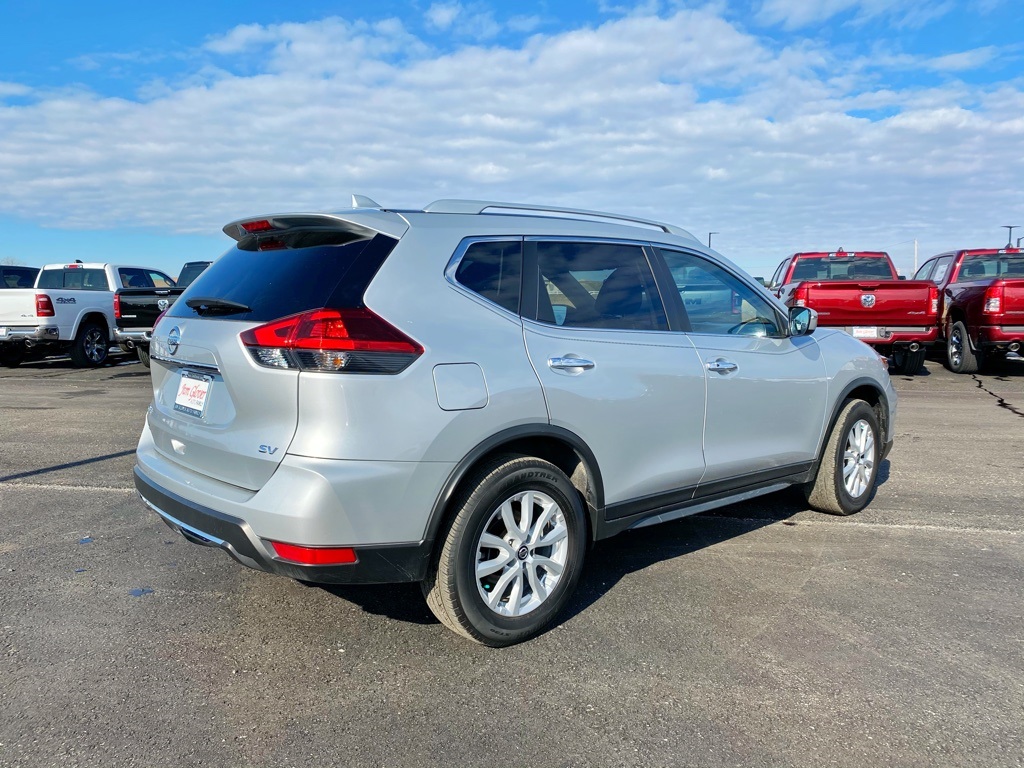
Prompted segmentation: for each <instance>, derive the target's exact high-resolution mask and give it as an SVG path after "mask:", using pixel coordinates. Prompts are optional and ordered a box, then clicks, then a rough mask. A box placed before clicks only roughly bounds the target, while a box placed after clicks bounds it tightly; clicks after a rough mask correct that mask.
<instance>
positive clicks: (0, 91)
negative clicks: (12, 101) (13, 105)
mask: <svg viewBox="0 0 1024 768" xmlns="http://www.w3.org/2000/svg"><path fill="white" fill-rule="evenodd" d="M31 92H32V89H31V88H29V87H28V86H27V85H22V84H21V83H10V82H5V81H3V80H0V99H3V98H6V97H8V96H27V95H28V94H30V93H31Z"/></svg>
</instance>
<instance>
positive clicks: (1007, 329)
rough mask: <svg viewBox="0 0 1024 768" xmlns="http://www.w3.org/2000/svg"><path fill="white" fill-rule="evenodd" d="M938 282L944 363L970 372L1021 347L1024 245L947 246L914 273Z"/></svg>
mask: <svg viewBox="0 0 1024 768" xmlns="http://www.w3.org/2000/svg"><path fill="white" fill-rule="evenodd" d="M914 277H915V279H919V280H931V281H932V282H934V283H935V284H936V285H937V286H938V290H939V292H940V294H941V299H942V309H941V314H940V320H939V330H940V333H941V337H942V338H943V339H945V341H946V365H947V366H948V367H949V369H950V370H951V371H953V372H955V373H974V372H975V371H977V370H978V368H980V367H981V366H982V365H983V364H984V363H985V362H995V361H997V360H999V359H1001V358H1004V357H1006V353H1007V352H1017V351H1019V350H1020V348H1021V347H1022V346H1024V249H1020V248H978V249H974V250H963V251H948V252H946V253H940V254H939V255H938V256H933V257H932V258H930V259H928V261H926V262H925V263H924V264H923V265H922V266H921V268H920V269H919V270H917V274H916V275H914Z"/></svg>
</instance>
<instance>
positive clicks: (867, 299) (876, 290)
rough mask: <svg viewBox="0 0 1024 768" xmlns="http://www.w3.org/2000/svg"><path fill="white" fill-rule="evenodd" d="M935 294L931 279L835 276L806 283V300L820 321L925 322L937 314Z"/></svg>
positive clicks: (844, 323)
mask: <svg viewBox="0 0 1024 768" xmlns="http://www.w3.org/2000/svg"><path fill="white" fill-rule="evenodd" d="M935 296H936V289H935V286H934V284H933V283H932V282H930V281H928V280H882V281H877V282H861V281H846V280H832V281H827V282H824V281H823V282H813V283H807V298H806V304H807V306H808V307H811V308H812V309H814V310H816V311H817V313H818V317H819V318H820V322H821V325H830V326H849V325H883V326H925V325H933V324H935V322H936V319H937V317H938V312H937V310H936V309H934V308H933V298H935Z"/></svg>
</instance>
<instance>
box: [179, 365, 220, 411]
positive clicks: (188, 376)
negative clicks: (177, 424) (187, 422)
mask: <svg viewBox="0 0 1024 768" xmlns="http://www.w3.org/2000/svg"><path fill="white" fill-rule="evenodd" d="M211 381H213V378H212V377H211V376H203V375H202V374H199V373H192V372H191V371H182V372H181V378H180V379H179V380H178V393H177V394H176V395H175V396H174V410H176V411H180V412H181V413H187V414H188V415H189V416H195V417H196V418H197V419H201V418H203V414H204V413H206V403H207V399H208V396H209V394H210V382H211Z"/></svg>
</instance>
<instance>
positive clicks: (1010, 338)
mask: <svg viewBox="0 0 1024 768" xmlns="http://www.w3.org/2000/svg"><path fill="white" fill-rule="evenodd" d="M1013 342H1017V343H1018V344H1022V345H1024V325H982V326H979V327H978V343H979V344H984V345H992V344H1012V343H1013Z"/></svg>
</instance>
